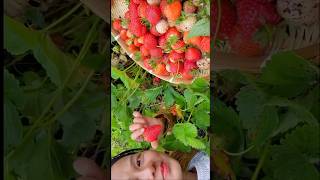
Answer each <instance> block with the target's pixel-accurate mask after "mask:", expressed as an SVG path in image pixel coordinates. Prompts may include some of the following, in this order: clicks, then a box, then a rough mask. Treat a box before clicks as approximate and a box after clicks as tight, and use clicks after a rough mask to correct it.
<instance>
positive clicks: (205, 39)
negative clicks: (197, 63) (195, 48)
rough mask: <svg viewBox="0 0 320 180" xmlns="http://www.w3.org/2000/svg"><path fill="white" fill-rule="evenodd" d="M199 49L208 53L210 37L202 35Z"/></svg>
mask: <svg viewBox="0 0 320 180" xmlns="http://www.w3.org/2000/svg"><path fill="white" fill-rule="evenodd" d="M200 49H201V51H202V52H205V53H210V37H209V36H204V37H202V40H201V45H200Z"/></svg>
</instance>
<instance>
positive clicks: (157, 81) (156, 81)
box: [152, 77, 161, 86]
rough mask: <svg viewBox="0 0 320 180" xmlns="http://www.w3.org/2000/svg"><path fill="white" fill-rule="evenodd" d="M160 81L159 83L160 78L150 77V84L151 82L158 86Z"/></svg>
mask: <svg viewBox="0 0 320 180" xmlns="http://www.w3.org/2000/svg"><path fill="white" fill-rule="evenodd" d="M160 83H161V79H160V78H158V77H154V78H153V79H152V84H153V85H154V86H158V85H159V84H160Z"/></svg>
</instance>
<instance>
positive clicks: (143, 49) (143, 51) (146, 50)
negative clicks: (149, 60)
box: [140, 45, 150, 57]
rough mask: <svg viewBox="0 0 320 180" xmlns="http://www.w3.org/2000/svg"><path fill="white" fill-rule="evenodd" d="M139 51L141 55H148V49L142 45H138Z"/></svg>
mask: <svg viewBox="0 0 320 180" xmlns="http://www.w3.org/2000/svg"><path fill="white" fill-rule="evenodd" d="M140 52H141V55H142V56H144V57H146V56H149V55H150V52H149V50H148V49H147V48H146V47H145V46H144V45H142V46H141V47H140Z"/></svg>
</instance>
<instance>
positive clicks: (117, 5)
mask: <svg viewBox="0 0 320 180" xmlns="http://www.w3.org/2000/svg"><path fill="white" fill-rule="evenodd" d="M127 11H128V5H127V4H126V3H125V1H124V0H115V1H111V18H112V19H115V18H119V17H121V18H124V15H125V13H126V12H127ZM111 34H112V36H113V37H114V38H115V39H116V41H117V42H118V44H119V45H120V46H121V48H123V49H124V50H125V51H126V53H127V54H128V55H129V56H130V58H131V59H133V60H134V61H135V62H136V63H137V64H138V65H139V66H140V67H142V68H143V69H145V70H146V71H148V72H149V73H150V74H152V75H154V76H156V77H158V78H160V79H162V80H165V81H168V82H170V83H173V84H191V83H192V82H193V80H184V79H182V78H181V77H180V78H179V77H178V76H173V75H170V76H160V75H157V74H155V73H154V72H153V71H152V70H148V69H147V68H145V66H144V64H143V62H142V61H137V60H136V59H135V58H134V55H133V54H132V53H130V52H129V50H128V47H127V45H126V44H125V42H124V41H123V40H122V39H120V35H119V33H118V32H116V31H115V30H113V29H112V28H111ZM209 75H210V70H199V73H197V76H196V77H202V78H205V79H208V80H209Z"/></svg>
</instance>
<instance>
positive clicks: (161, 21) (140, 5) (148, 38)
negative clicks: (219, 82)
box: [112, 0, 210, 80]
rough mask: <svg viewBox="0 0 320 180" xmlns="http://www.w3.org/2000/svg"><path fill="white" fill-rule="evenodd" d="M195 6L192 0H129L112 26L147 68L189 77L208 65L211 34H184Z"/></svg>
mask: <svg viewBox="0 0 320 180" xmlns="http://www.w3.org/2000/svg"><path fill="white" fill-rule="evenodd" d="M197 10H198V7H197V5H196V4H194V3H193V2H192V1H184V2H182V1H180V0H130V2H129V10H128V11H127V12H126V13H125V17H124V18H122V19H121V18H118V19H114V21H113V23H112V27H113V29H114V30H116V31H118V32H119V33H120V38H121V39H122V40H123V41H125V42H126V44H127V45H128V50H129V51H130V52H131V53H134V55H135V59H136V60H142V61H143V64H144V66H145V68H146V69H148V70H150V71H151V70H152V72H154V73H155V74H157V75H161V76H177V77H179V78H183V79H185V80H191V79H193V78H194V76H195V75H196V73H197V71H198V69H199V67H200V69H201V68H202V69H209V59H208V58H206V57H208V54H209V53H210V37H209V36H196V37H191V38H188V37H187V36H188V33H189V31H190V30H191V28H192V26H193V25H194V24H195V23H196V21H197V19H196V16H195V15H196V13H197ZM182 17H183V18H182ZM178 22H179V23H178Z"/></svg>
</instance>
